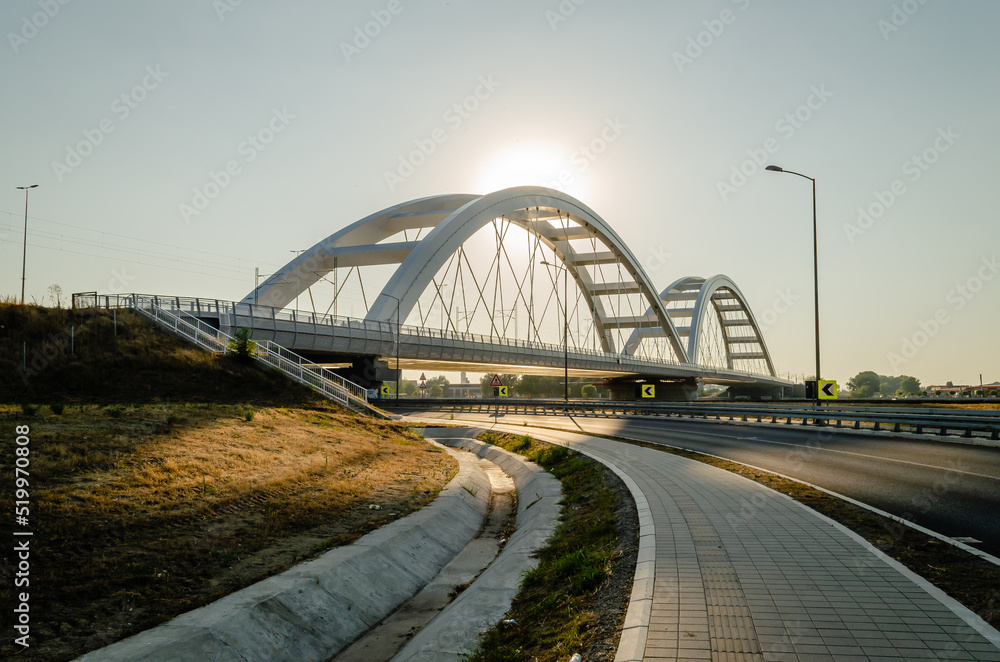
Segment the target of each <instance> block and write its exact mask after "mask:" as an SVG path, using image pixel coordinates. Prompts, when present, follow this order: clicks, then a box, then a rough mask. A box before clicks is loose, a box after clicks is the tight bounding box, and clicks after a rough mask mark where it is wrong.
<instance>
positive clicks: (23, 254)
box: [15, 184, 38, 306]
mask: <svg viewBox="0 0 1000 662" xmlns="http://www.w3.org/2000/svg"><path fill="white" fill-rule="evenodd" d="M15 188H17V189H18V190H20V191H24V248H23V250H22V252H21V305H22V306H23V305H24V275H25V265H26V264H27V260H28V189H33V188H38V184H32V185H31V186H17V187H15Z"/></svg>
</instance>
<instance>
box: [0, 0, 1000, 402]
mask: <svg viewBox="0 0 1000 662" xmlns="http://www.w3.org/2000/svg"><path fill="white" fill-rule="evenodd" d="M0 26H2V29H3V33H4V42H5V43H4V44H3V46H0V51H2V52H3V54H2V55H0V76H2V78H0V80H2V82H3V90H4V94H3V98H2V101H0V104H2V108H3V119H4V122H3V126H4V141H3V159H2V162H0V180H2V182H3V187H0V294H4V295H8V296H10V295H19V294H20V276H21V242H22V238H23V234H22V224H23V220H24V219H23V214H24V193H23V192H22V191H18V190H16V189H15V186H19V185H25V184H36V183H37V184H39V188H37V189H33V190H32V191H31V193H30V199H29V209H28V215H29V219H28V221H29V229H28V259H27V294H28V298H29V299H31V298H35V299H38V300H42V299H43V298H46V288H48V287H49V286H50V285H52V284H59V285H60V286H61V287H62V289H63V290H64V291H65V292H67V293H68V292H75V291H86V290H98V291H101V292H108V291H112V292H114V291H119V292H123V291H139V292H152V293H163V294H181V295H200V296H210V297H218V298H224V299H239V298H241V297H242V296H244V295H245V294H246V293H247V292H248V291H249V290H250V289H251V288H252V287H253V280H254V275H253V274H254V267H260V268H261V271H262V272H269V271H271V270H273V269H275V268H277V267H279V266H280V265H282V264H284V263H285V262H286V261H287V260H288V259H289V258H290V257H291V253H290V251H292V250H296V249H304V248H307V247H308V246H311V245H312V244H314V243H315V242H316V241H318V240H319V239H322V238H323V237H325V236H327V235H328V234H330V233H332V232H334V231H335V230H337V229H340V228H342V227H344V226H345V225H347V224H348V223H351V222H353V221H355V220H357V219H359V218H362V217H364V216H366V215H368V214H370V213H372V212H374V211H377V210H379V209H382V208H384V207H387V206H389V205H391V204H394V203H397V202H402V201H405V200H409V199H413V198H418V197H423V196H427V195H434V194H439V193H485V192H488V191H490V190H495V189H499V188H504V187H506V186H511V185H516V184H539V185H547V184H551V183H552V182H558V181H559V177H560V175H561V176H562V178H563V183H562V184H560V186H561V187H562V188H564V189H565V190H566V191H567V192H568V193H570V194H572V195H574V196H576V197H578V198H579V199H581V200H582V201H583V202H584V203H586V204H587V205H589V206H590V207H591V208H592V209H594V210H595V211H596V212H597V213H598V214H600V215H601V216H602V217H603V218H604V219H605V220H607V221H608V222H609V223H610V224H611V225H612V227H614V228H615V229H616V230H617V232H618V233H619V235H620V236H621V237H622V238H623V239H624V241H625V242H626V243H627V244H628V245H629V246H630V247H631V248H632V250H633V252H634V253H635V254H636V255H637V257H639V259H640V260H641V261H643V263H644V264H645V265H646V266H647V267H648V272H649V275H650V277H651V278H652V280H653V282H654V283H655V284H656V285H657V287H658V288H662V287H665V286H666V285H668V284H669V283H671V282H672V281H674V280H675V279H677V278H679V277H681V276H688V275H701V276H709V275H713V274H716V273H725V274H727V275H729V276H731V277H732V278H733V279H734V280H735V281H736V283H737V284H738V285H739V286H740V288H741V289H742V291H743V292H744V294H746V295H747V297H748V299H749V300H750V304H751V306H752V308H753V309H754V312H755V313H756V315H757V318H758V320H761V321H762V322H763V323H764V324H765V325H766V326H767V329H766V333H765V337H766V340H767V342H768V344H769V347H770V349H771V352H772V355H773V356H774V359H775V362H776V364H777V367H778V369H779V370H780V371H781V372H782V373H786V372H791V373H795V374H801V373H810V374H811V373H812V372H813V367H812V366H813V351H814V350H813V329H812V316H813V303H812V250H811V249H812V227H811V221H812V208H811V190H810V182H809V181H807V180H805V179H801V178H799V177H795V176H792V175H787V174H776V173H765V172H763V165H766V164H767V163H777V164H778V165H781V166H783V167H785V168H787V169H790V170H796V171H799V172H802V173H805V174H807V175H810V176H812V177H815V178H817V180H818V200H819V203H818V218H819V247H820V257H819V260H820V303H821V315H822V326H821V328H822V336H823V363H824V373H825V374H824V376H825V377H832V378H837V379H840V380H841V381H845V380H846V379H847V378H849V377H851V376H853V375H854V374H856V373H857V372H859V371H861V370H875V371H877V372H879V373H882V374H900V373H906V374H912V375H915V376H917V377H919V378H920V379H921V380H922V382H923V383H924V384H931V383H943V382H944V381H946V380H953V381H954V382H955V383H972V382H978V381H979V374H980V373H984V374H983V377H984V379H985V380H986V381H987V382H989V381H994V380H1000V351H998V350H997V347H998V341H997V333H998V324H997V322H998V319H1000V316H998V310H1000V265H998V264H997V262H996V260H997V257H998V254H1000V250H998V249H1000V224H998V218H997V212H996V210H997V203H996V189H997V183H996V181H995V179H996V177H997V174H998V168H997V165H996V159H997V155H998V147H1000V122H998V121H997V109H998V107H1000V76H998V73H1000V41H998V40H997V38H996V35H997V29H998V27H1000V3H997V2H995V1H993V0H955V1H953V2H940V1H927V0H854V1H850V0H848V1H844V0H841V1H838V2H820V1H818V0H817V1H809V0H795V1H792V0H786V1H777V0H775V1H767V0H713V1H704V2H701V1H699V2H653V1H645V2H639V1H631V2H630V1H621V0H619V1H617V2H610V0H575V1H574V0H563V1H562V2H558V1H557V0H551V1H540V2H524V1H508V2H502V3H501V2H479V1H474V2H469V1H460V0H450V1H446V2H442V1H440V0H371V1H364V2H362V1H352V2H337V3H334V2H318V1H313V2H294V1H292V2H288V1H286V2H281V3H278V2H264V1H263V0H242V1H240V0H215V1H214V2H213V1H212V0H171V2H169V3H168V2H157V3H154V2H148V1H147V2H142V1H135V0H130V1H128V2H126V1H117V2H116V1H112V0H104V1H99V2H89V3H88V2H83V1H82V0H75V1H70V0H34V1H30V0H5V2H3V4H2V5H0ZM366 31H367V33H368V34H365V33H366ZM372 35H374V36H372ZM477 93H478V95H479V100H478V101H479V102H478V104H476V105H478V107H477V108H475V110H474V111H472V112H466V111H463V112H461V113H457V112H455V111H454V110H453V109H452V108H453V106H454V104H456V103H462V102H463V100H465V99H466V98H467V97H468V96H469V95H476V94H477ZM450 109H451V110H450ZM435 130H439V133H438V134H437V135H439V136H441V135H443V136H444V139H443V140H441V141H440V142H439V143H437V144H435V146H434V151H433V153H432V154H430V156H428V157H427V159H426V163H423V164H422V165H420V166H419V167H417V168H416V169H415V170H414V172H413V173H412V174H409V173H408V171H406V170H405V169H404V170H403V171H400V169H399V160H400V158H401V156H404V155H407V154H409V153H410V152H411V151H412V150H413V149H415V145H416V144H417V143H418V142H419V141H425V142H424V144H425V145H426V144H427V143H426V140H427V139H428V138H429V137H430V136H432V135H433V132H434V131H435ZM591 144H595V145H596V146H597V147H598V148H600V153H599V154H598V153H594V152H592V151H589V150H588V151H587V152H586V153H585V152H584V151H583V148H585V147H586V146H587V145H591ZM227 167H228V168H229V172H227V171H226V170H227ZM741 171H742V172H741ZM401 172H402V175H401ZM387 173H390V175H388V176H387ZM207 194H213V195H211V199H209V195H207ZM200 196H205V197H204V198H202V197H200ZM342 312H343V311H342Z"/></svg>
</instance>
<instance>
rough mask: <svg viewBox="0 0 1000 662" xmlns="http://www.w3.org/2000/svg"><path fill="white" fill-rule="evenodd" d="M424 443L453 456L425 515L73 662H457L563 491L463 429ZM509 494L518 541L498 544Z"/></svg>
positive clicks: (503, 608) (492, 618)
mask: <svg viewBox="0 0 1000 662" xmlns="http://www.w3.org/2000/svg"><path fill="white" fill-rule="evenodd" d="M426 434H427V436H428V438H429V439H436V440H437V441H439V442H440V443H442V444H443V445H445V446H446V447H454V448H461V449H462V450H451V449H449V452H450V453H452V455H453V456H455V458H456V459H457V460H458V463H459V473H458V475H457V476H456V477H455V478H454V479H452V481H451V482H450V483H448V485H447V486H445V488H444V489H443V490H442V491H441V494H440V495H439V496H438V498H437V499H435V500H434V501H433V502H432V503H431V504H429V505H427V506H425V507H424V508H422V509H421V510H419V511H417V512H416V513H413V514H411V515H409V516H407V517H404V518H402V519H399V520H396V521H395V522H392V523H391V524H388V525H386V526H384V527H382V528H380V529H378V530H377V531H373V532H372V533H369V534H368V535H366V536H364V537H363V538H361V539H360V540H358V541H357V542H355V543H354V544H352V545H348V546H345V547H339V548H337V549H334V550H331V551H330V552H327V553H326V554H324V555H323V556H321V557H319V558H317V559H315V560H313V561H308V562H306V563H302V564H300V565H298V566H295V567H294V568H292V569H290V570H288V571H286V572H284V573H282V574H280V575H276V576H274V577H270V578H268V579H265V580H263V581H261V582H258V583H257V584H254V585H253V586H249V587H247V588H245V589H243V590H241V591H237V592H236V593H233V594H231V595H228V596H226V597H224V598H222V599H220V600H218V601H216V602H214V603H212V604H210V605H207V606H205V607H202V608H200V609H195V610H193V611H191V612H188V613H186V614H183V615H181V616H178V617H177V618H175V619H174V620H172V621H170V622H168V623H164V624H163V625H160V626H157V627H155V628H152V629H150V630H147V631H145V632H142V633H140V634H137V635H135V636H133V637H130V638H128V639H125V640H123V641H120V642H117V643H115V644H112V645H110V646H107V647H105V648H102V649H100V650H97V651H93V652H90V653H87V654H86V655H83V656H82V657H80V658H77V662H97V661H101V662H105V661H107V662H119V661H121V662H125V661H128V662H168V661H174V660H192V661H198V660H212V661H218V662H265V661H266V662H279V661H281V662H284V661H288V662H293V661H294V662H312V661H315V662H326V661H328V660H336V661H337V662H351V661H353V660H365V661H373V662H374V661H376V660H390V659H392V660H395V661H399V662H402V661H403V660H405V661H407V662H411V661H412V662H422V661H425V660H427V661H429V660H435V661H437V660H442V661H445V660H455V661H456V662H457V661H458V660H460V659H461V656H462V654H464V653H469V652H471V651H472V650H473V649H474V648H475V645H476V641H477V637H478V635H479V634H481V633H482V632H483V631H485V630H486V629H487V628H489V627H490V626H492V625H493V624H494V623H496V622H497V621H499V620H500V619H501V618H502V617H503V615H504V614H505V613H506V612H507V610H508V609H509V608H510V602H511V600H512V599H513V597H514V595H515V594H516V593H517V588H518V585H519V583H520V579H521V574H522V573H523V572H525V571H527V570H530V569H531V568H533V567H535V565H537V561H536V560H535V559H533V558H531V555H532V554H533V553H534V552H535V551H536V550H538V549H540V548H541V547H542V546H544V545H545V543H546V542H547V541H548V539H549V538H550V537H551V536H552V534H553V532H554V531H555V527H556V524H557V523H558V519H559V505H558V502H559V500H560V498H561V488H560V485H559V481H558V480H556V479H555V478H553V477H552V476H551V475H549V474H547V473H545V472H544V471H543V470H542V469H541V468H539V467H538V466H536V465H534V464H531V463H528V462H526V461H525V460H524V459H523V458H521V457H520V456H518V455H516V454H514V453H509V452H507V451H505V450H503V449H500V448H497V447H495V446H490V445H488V444H483V443H481V442H478V441H475V440H474V439H471V438H470V437H471V436H473V435H474V434H475V433H470V431H469V430H463V429H455V428H439V429H429V430H426ZM463 451H467V452H463ZM511 483H513V486H514V488H515V489H516V494H517V499H516V500H517V515H516V520H515V521H516V530H515V532H514V534H513V535H511V537H510V539H509V540H507V541H506V543H505V544H500V542H499V540H498V539H497V535H498V534H499V532H500V531H501V530H503V528H504V527H505V526H506V524H507V523H508V521H509V518H510V514H511V513H510V506H512V504H513V500H514V499H513V497H512V494H511V489H510V486H511ZM505 501H506V502H507V503H508V506H507V509H506V510H505V508H504V502H505ZM491 503H495V506H494V507H493V508H492V509H491V507H490V506H491ZM498 551H499V554H498ZM465 584H468V588H466V589H465V590H464V591H461V592H460V593H459V592H458V591H460V589H461V587H462V586H463V585H465ZM456 593H458V595H457V597H456V598H455V599H454V600H453V601H452V600H451V598H452V596H453V595H455V594H456ZM411 634H413V635H414V636H412V638H410V639H409V641H407V639H408V638H409V637H410V635H411ZM400 648H402V650H400Z"/></svg>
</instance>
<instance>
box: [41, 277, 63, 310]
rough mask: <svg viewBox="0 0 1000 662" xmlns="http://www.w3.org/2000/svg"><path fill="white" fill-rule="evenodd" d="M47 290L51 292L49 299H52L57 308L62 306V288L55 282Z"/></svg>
mask: <svg viewBox="0 0 1000 662" xmlns="http://www.w3.org/2000/svg"><path fill="white" fill-rule="evenodd" d="M45 291H46V292H48V293H49V299H50V300H51V301H52V304H53V305H54V306H55V307H56V308H62V295H63V290H62V288H61V287H59V286H58V285H56V284H55V283H53V284H52V285H49V287H48V289H46V290H45Z"/></svg>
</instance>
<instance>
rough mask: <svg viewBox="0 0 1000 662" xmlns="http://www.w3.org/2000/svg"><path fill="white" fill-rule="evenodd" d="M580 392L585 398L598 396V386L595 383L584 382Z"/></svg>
mask: <svg viewBox="0 0 1000 662" xmlns="http://www.w3.org/2000/svg"><path fill="white" fill-rule="evenodd" d="M580 394H581V395H582V396H583V397H585V398H596V397H597V387H596V386H594V385H593V384H584V385H583V388H581V389H580Z"/></svg>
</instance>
